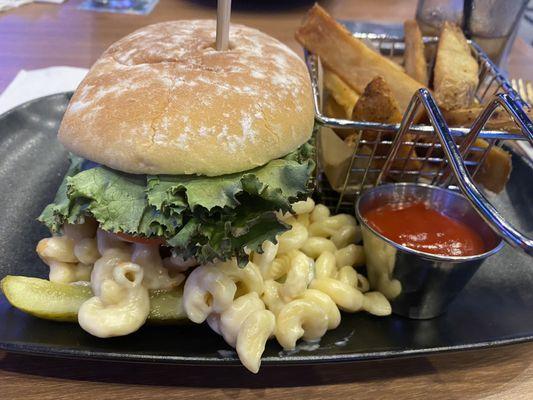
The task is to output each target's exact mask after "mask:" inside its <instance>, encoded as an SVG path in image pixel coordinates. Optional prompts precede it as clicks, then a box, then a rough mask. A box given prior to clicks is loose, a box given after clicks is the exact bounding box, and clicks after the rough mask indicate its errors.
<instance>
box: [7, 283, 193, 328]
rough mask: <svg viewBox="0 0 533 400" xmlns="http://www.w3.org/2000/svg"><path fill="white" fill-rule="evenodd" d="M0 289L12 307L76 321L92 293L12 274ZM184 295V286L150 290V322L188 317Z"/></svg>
mask: <svg viewBox="0 0 533 400" xmlns="http://www.w3.org/2000/svg"><path fill="white" fill-rule="evenodd" d="M0 289H1V290H2V292H3V293H4V295H5V296H6V298H7V300H8V301H9V302H10V303H11V305H12V306H13V307H16V308H18V309H19V310H21V311H24V312H25V313H28V314H30V315H33V316H35V317H38V318H43V319H49V320H52V321H68V322H75V321H77V320H78V310H79V309H80V306H81V305H82V303H83V302H84V301H86V300H87V299H89V298H90V297H92V295H93V294H92V291H91V288H90V287H89V286H82V285H68V284H64V283H55V282H50V281H48V280H46V279H40V278H30V277H26V276H13V275H8V276H6V277H5V278H4V279H2V280H1V281H0ZM182 298H183V291H182V289H181V288H179V289H174V290H151V291H150V314H149V315H148V322H149V323H155V324H174V323H178V322H181V321H182V320H184V319H186V315H185V311H184V310H183V304H182Z"/></svg>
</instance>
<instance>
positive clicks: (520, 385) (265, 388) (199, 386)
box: [0, 0, 533, 400]
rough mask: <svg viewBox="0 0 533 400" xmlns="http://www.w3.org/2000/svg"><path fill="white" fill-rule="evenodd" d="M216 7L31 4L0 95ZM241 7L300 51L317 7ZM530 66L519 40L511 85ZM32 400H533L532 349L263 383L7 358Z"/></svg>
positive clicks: (168, 2)
mask: <svg viewBox="0 0 533 400" xmlns="http://www.w3.org/2000/svg"><path fill="white" fill-rule="evenodd" d="M214 3H215V0H212V1H208V0H197V1H192V0H191V1H178V0H161V1H160V4H159V5H158V6H157V7H156V8H155V10H154V11H153V12H152V14H150V15H148V16H132V15H113V14H106V13H95V12H87V11H80V10H77V9H76V7H77V5H78V4H79V2H78V0H69V1H68V2H67V3H66V4H64V5H60V6H57V5H49V4H32V5H28V6H23V7H21V8H19V9H16V10H12V11H9V12H7V13H3V14H0V90H2V89H3V88H5V86H6V85H7V84H8V83H9V82H10V81H11V80H12V79H13V77H14V76H15V74H16V73H17V71H19V70H20V69H23V68H25V69H33V68H42V67H47V66H52V65H71V66H81V67H89V66H90V65H91V64H92V63H93V62H94V61H95V60H96V58H97V57H98V56H99V54H100V53H101V52H102V51H103V50H104V49H105V48H106V47H107V46H108V45H109V44H111V43H112V42H113V41H115V40H117V39H119V38H120V37H122V36H124V35H125V34H127V33H128V32H131V31H133V30H134V29H136V28H138V27H140V26H143V25H146V24H149V23H153V22H156V21H163V20H169V19H179V18H211V17H213V15H214V12H215V11H214V9H213V8H212V6H211V5H212V4H214ZM234 3H235V4H234V12H233V21H235V22H239V23H244V24H248V25H251V26H254V27H257V28H259V29H261V30H263V31H265V32H268V33H269V34H271V35H273V36H275V37H277V38H278V39H280V40H282V41H283V42H285V43H287V44H288V45H290V46H291V47H292V48H293V49H295V50H296V51H298V52H301V50H300V48H299V46H298V45H297V44H296V42H295V40H294V39H293V32H294V30H295V28H296V26H297V25H298V23H299V21H300V19H301V18H302V15H303V13H304V12H305V10H306V9H307V8H308V7H309V6H310V5H311V4H312V1H306V0H300V1H289V0H285V1H276V2H274V1H267V0H262V1H256V2H255V3H257V4H261V3H263V4H266V5H264V6H263V8H264V9H263V10H260V9H259V8H258V6H254V7H253V6H251V5H249V2H248V1H245V0H240V1H239V0H234ZM255 3H254V4H255ZM271 3H278V5H275V4H274V5H272V4H271ZM289 3H291V4H296V5H295V6H293V7H291V6H290V5H289ZM321 3H322V5H323V6H324V7H326V8H327V9H328V10H329V11H330V12H331V13H332V14H333V15H334V16H335V17H338V18H352V19H366V20H380V21H396V22H398V21H402V20H404V19H406V18H410V17H412V16H413V15H414V9H415V6H416V1H415V0H412V1H411V0H351V1H350V0H346V1H334V0H329V1H323V2H321ZM276 7H277V9H276ZM531 62H533V50H532V49H531V48H530V47H529V46H527V45H526V44H525V43H524V42H523V41H520V40H519V41H517V43H516V44H515V47H514V49H513V51H512V53H511V57H510V66H509V70H510V74H511V76H516V77H519V76H520V77H523V78H527V79H533V70H532V69H531V66H530V64H531ZM524 317H526V316H524ZM528 317H530V316H528ZM0 323H1V321H0ZM33 398H38V399H41V400H45V399H54V400H60V399H68V400H72V399H76V400H77V399H92V400H94V399H111V398H116V399H120V400H122V399H170V398H181V399H189V398H213V399H230V398H231V399H235V400H236V399H243V398H268V399H284V400H286V399H297V398H306V399H313V398H320V399H334V398H335V399H352V398H357V399H359V400H363V399H373V400H375V399H384V400H385V399H396V400H397V399H412V400H414V399H427V398H431V399H432V400H437V399H495V400H496V399H498V400H499V399H513V400H520V399H524V400H525V399H531V398H533V344H522V345H515V346H510V347H503V348H496V349H490V350H480V351H472V352H463V353H458V354H442V355H436V356H431V357H421V358H415V359H410V360H394V361H379V362H365V363H355V364H336V365H329V366H325V365H323V366H319V365H316V366H306V367H284V368H274V367H271V368H264V369H262V371H261V372H260V373H259V374H258V375H257V376H253V375H252V374H250V373H248V372H247V371H245V370H244V369H243V368H237V367H228V368H224V369H220V368H194V367H180V366H156V365H139V364H121V363H104V362H97V361H79V360H63V359H52V358H45V357H32V356H22V355H16V354H6V353H2V352H0V399H6V400H16V399H21V400H28V399H33Z"/></svg>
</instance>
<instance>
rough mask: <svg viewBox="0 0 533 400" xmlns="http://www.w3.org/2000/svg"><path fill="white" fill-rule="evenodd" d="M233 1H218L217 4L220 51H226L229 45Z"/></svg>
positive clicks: (218, 46) (218, 47) (218, 45)
mask: <svg viewBox="0 0 533 400" xmlns="http://www.w3.org/2000/svg"><path fill="white" fill-rule="evenodd" d="M230 15H231V0H218V4H217V42H216V48H217V50H218V51H225V50H227V49H228V45H229V20H230Z"/></svg>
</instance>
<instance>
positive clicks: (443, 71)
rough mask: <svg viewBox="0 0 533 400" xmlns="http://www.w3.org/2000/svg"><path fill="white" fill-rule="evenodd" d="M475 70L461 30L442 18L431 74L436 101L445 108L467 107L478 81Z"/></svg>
mask: <svg viewBox="0 0 533 400" xmlns="http://www.w3.org/2000/svg"><path fill="white" fill-rule="evenodd" d="M478 70H479V67H478V64H477V61H476V59H475V58H474V57H473V56H472V54H471V52H470V47H469V45H468V43H467V41H466V38H465V36H464V35H463V31H462V30H461V29H460V28H459V27H458V26H456V25H453V24H451V23H449V22H445V23H444V25H443V28H442V31H441V34H440V39H439V45H438V48H437V59H436V61H435V70H434V77H433V85H434V90H435V99H436V100H437V104H438V105H439V106H440V107H442V108H443V109H445V110H455V109H458V108H467V107H470V106H471V105H472V103H473V101H474V94H475V91H476V88H477V86H478V83H479V78H478Z"/></svg>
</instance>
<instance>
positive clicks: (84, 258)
mask: <svg viewBox="0 0 533 400" xmlns="http://www.w3.org/2000/svg"><path fill="white" fill-rule="evenodd" d="M74 256H75V257H76V258H77V259H78V260H79V261H80V262H82V263H84V264H94V263H95V262H96V260H98V259H99V258H100V253H99V252H98V246H97V245H96V239H94V238H83V239H81V240H80V241H79V242H77V243H76V244H75V246H74Z"/></svg>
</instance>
